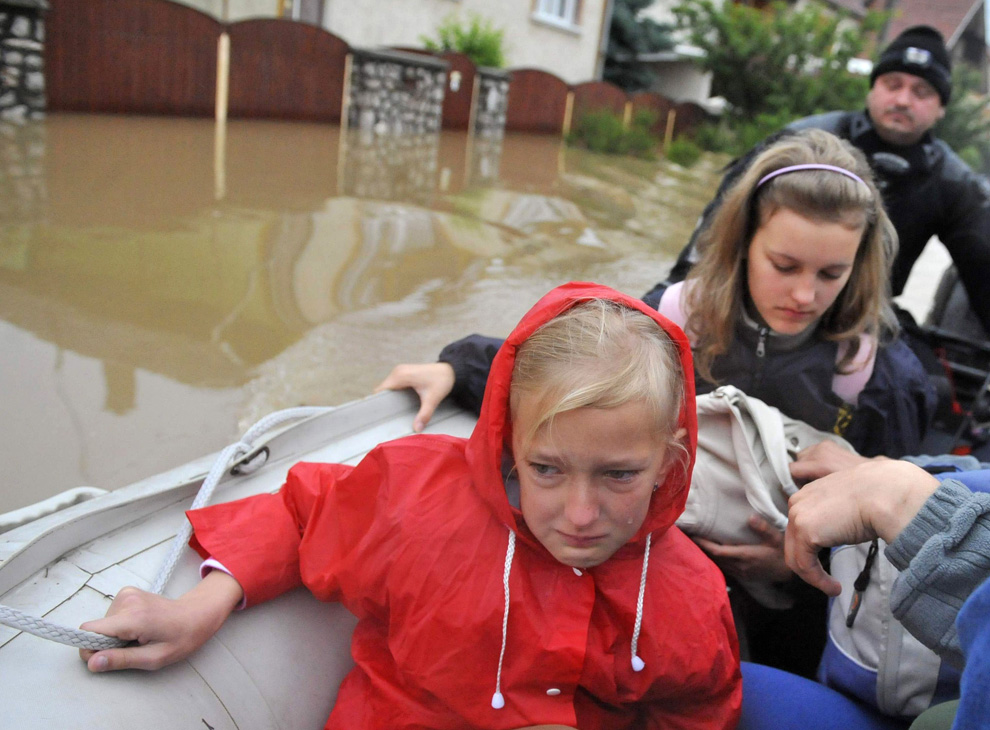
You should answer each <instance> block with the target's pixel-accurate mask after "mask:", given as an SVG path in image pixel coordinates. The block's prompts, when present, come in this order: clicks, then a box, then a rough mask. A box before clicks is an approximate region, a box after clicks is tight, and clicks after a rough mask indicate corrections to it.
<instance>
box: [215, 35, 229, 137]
mask: <svg viewBox="0 0 990 730" xmlns="http://www.w3.org/2000/svg"><path fill="white" fill-rule="evenodd" d="M229 96H230V35H229V34H228V33H227V31H226V30H225V31H224V32H223V33H221V34H220V37H219V38H218V39H217V101H216V118H217V121H218V122H226V121H227V104H228V99H229Z"/></svg>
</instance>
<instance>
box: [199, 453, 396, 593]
mask: <svg viewBox="0 0 990 730" xmlns="http://www.w3.org/2000/svg"><path fill="white" fill-rule="evenodd" d="M383 472H384V468H383V463H382V459H381V458H380V453H379V452H378V450H377V449H376V450H374V451H372V452H370V453H369V454H368V455H367V456H366V457H365V458H364V459H363V460H362V461H361V463H359V464H358V465H357V466H355V467H351V466H344V465H342V464H314V463H305V462H304V463H300V464H297V465H295V466H294V467H292V469H290V470H289V474H288V476H287V477H286V482H285V484H284V485H283V487H282V489H281V490H279V491H278V492H277V493H275V494H262V495H257V496H254V497H249V498H247V499H241V500H237V501H235V502H228V503H225V504H219V505H216V506H213V507H207V508H205V509H201V510H193V511H190V512H189V513H188V516H189V520H190V522H191V523H192V526H193V530H194V534H193V537H192V540H191V541H190V545H191V546H192V547H193V548H194V549H195V550H196V551H197V552H198V553H199V554H200V555H201V556H203V557H204V558H214V559H215V560H217V561H219V562H220V563H222V564H223V565H224V567H225V568H227V570H229V572H230V574H231V575H233V576H234V578H236V579H237V581H238V582H239V583H240V584H241V587H242V588H243V590H244V595H245V598H246V605H248V606H251V605H254V604H256V603H262V602H264V601H267V600H269V599H272V598H275V597H276V596H278V595H280V594H282V593H284V592H285V591H288V590H290V589H292V588H295V587H297V586H299V585H301V584H305V585H307V587H309V588H310V590H311V591H313V593H314V595H316V596H317V598H320V599H321V600H328V601H329V600H338V599H339V598H340V597H341V592H342V588H343V587H344V586H343V585H342V582H341V579H340V578H341V576H342V575H346V576H347V577H346V582H347V583H348V585H347V586H346V587H347V588H348V589H350V590H351V591H353V592H356V593H361V592H362V586H360V585H357V584H356V583H357V582H358V581H360V582H362V583H363V584H364V587H367V586H377V589H374V588H372V589H370V590H368V591H364V593H365V594H366V595H364V596H362V599H361V600H364V599H365V598H367V599H369V600H371V602H372V604H375V605H382V604H383V603H384V596H383V595H380V594H381V593H384V580H383V579H382V578H381V572H382V571H383V570H384V569H385V568H386V562H387V561H383V560H382V559H381V557H380V555H376V553H380V552H381V551H384V550H387V549H388V540H386V539H383V538H381V536H376V535H375V534H374V532H375V527H376V522H377V519H376V518H377V516H378V511H379V508H380V506H381V502H382V501H383V500H381V499H380V498H381V497H382V493H383V492H384V491H385V490H384V489H383V487H382V484H383ZM356 564H357V565H359V566H360V567H361V569H360V570H355V569H354V566H355V565H356ZM376 594H379V595H376ZM349 607H350V606H349ZM352 610H353V609H352Z"/></svg>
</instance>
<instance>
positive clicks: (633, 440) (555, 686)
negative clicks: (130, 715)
mask: <svg viewBox="0 0 990 730" xmlns="http://www.w3.org/2000/svg"><path fill="white" fill-rule="evenodd" d="M692 373H693V370H692V365H691V355H690V349H689V346H688V343H687V341H686V340H685V338H684V335H683V333H682V332H681V331H680V329H678V328H677V327H675V326H673V325H671V324H670V322H668V321H667V320H666V319H664V318H663V317H662V316H660V315H659V314H658V313H657V312H656V311H655V310H651V309H649V308H648V307H646V305H644V304H642V303H641V302H639V301H637V300H634V299H632V298H629V297H626V296H624V295H621V294H619V293H617V292H615V291H613V290H611V289H608V288H606V287H602V286H597V285H593V284H568V285H565V286H562V287H559V288H557V289H555V290H554V291H552V292H550V294H548V295H547V296H545V297H544V298H543V299H542V300H540V302H539V303H537V305H536V306H535V307H534V308H533V309H532V310H531V311H530V312H529V313H528V314H527V315H526V316H525V317H524V318H523V320H522V321H521V322H520V324H519V325H518V326H517V327H516V329H515V331H514V332H513V333H512V334H511V335H510V336H509V338H508V339H507V340H506V342H505V344H504V345H503V346H502V349H501V350H500V352H499V354H498V356H497V357H496V359H495V363H494V365H493V369H492V375H491V377H490V378H489V380H488V387H487V390H486V393H485V400H484V405H483V406H482V409H481V416H480V418H479V420H478V424H477V426H476V428H475V429H474V432H473V433H472V435H471V437H470V438H469V439H466V440H465V439H460V438H454V437H450V436H442V435H415V436H410V437H407V438H403V439H399V440H396V441H392V442H389V443H385V444H382V445H380V446H378V447H376V448H375V449H373V450H372V451H371V452H369V453H368V455H367V456H366V457H365V458H364V459H363V460H362V461H361V462H360V463H359V464H358V465H357V466H354V467H350V466H343V465H339V464H307V463H302V464H298V465H296V466H295V467H293V469H292V470H291V471H290V472H289V476H288V479H287V481H286V483H285V486H284V487H283V488H282V489H281V490H280V492H278V493H277V494H273V495H260V496H256V497H251V498H249V499H245V500H240V501H237V502H231V503H227V504H221V505H217V506H214V507H209V508H206V509H203V510H198V511H195V512H190V513H189V518H190V520H191V521H192V523H193V526H194V528H195V535H194V538H193V541H192V544H193V547H195V548H196V549H197V550H198V551H199V552H200V554H202V555H203V556H204V557H208V558H210V561H208V564H215V563H216V564H220V565H222V567H223V570H222V571H221V570H213V571H212V572H208V573H207V575H206V576H205V578H204V579H203V580H202V581H201V582H200V583H199V585H198V586H197V587H196V588H194V589H193V590H192V591H190V592H189V593H187V594H185V595H184V596H182V597H181V598H179V599H175V600H170V599H166V598H162V597H159V596H153V595H151V594H146V593H144V592H142V591H138V590H137V589H133V588H129V589H125V590H124V591H121V593H120V594H119V595H118V596H117V598H116V599H115V600H114V603H113V605H112V606H111V608H110V612H109V614H108V616H107V617H106V618H103V619H100V620H98V621H93V622H89V623H88V624H85V625H84V628H87V629H89V630H92V631H99V632H102V633H106V634H110V635H114V636H119V637H121V638H124V639H134V640H138V641H139V642H140V643H141V646H137V647H132V648H124V649H111V650H106V651H101V652H97V653H93V652H83V658H84V659H86V660H88V665H89V668H90V669H91V670H93V671H105V670H111V669H122V668H128V667H137V668H146V669H147V668H156V667H158V666H163V665H164V664H168V663H171V662H174V661H177V660H179V659H181V658H183V657H185V656H188V655H189V654H190V653H192V652H193V651H195V650H196V649H197V648H198V647H199V646H201V645H202V644H203V643H204V642H205V641H206V640H207V639H208V638H209V637H210V636H211V635H212V634H213V633H214V632H215V631H216V630H217V628H219V626H220V625H221V624H222V623H223V621H224V620H225V619H226V617H227V616H228V615H229V613H230V612H231V611H232V610H233V609H234V608H235V607H236V606H237V605H238V604H241V603H245V604H246V605H251V604H254V603H259V602H261V601H265V600H267V599H270V598H272V597H274V596H277V595H279V594H280V593H282V592H284V591H286V590H289V589H291V588H294V587H296V586H298V585H300V584H304V585H305V586H306V587H307V588H308V589H309V590H310V591H312V592H313V594H314V595H316V597H318V598H320V599H321V600H326V601H341V602H342V603H344V605H345V606H347V608H348V609H349V610H351V611H352V612H353V613H354V614H356V615H357V617H358V619H359V622H358V625H357V628H356V630H355V632H354V637H353V640H352V648H351V651H352V654H353V657H354V661H355V667H354V669H353V670H352V671H351V672H350V673H349V674H348V675H347V677H346V678H345V679H344V682H343V683H342V685H341V687H340V689H339V691H338V694H337V701H336V704H335V706H334V709H333V712H332V713H331V715H330V719H329V720H328V722H327V725H326V727H327V728H346V729H347V730H353V729H354V728H389V729H395V728H437V729H440V728H450V729H451V730H454V729H457V730H461V729H463V728H519V727H523V726H530V725H535V724H558V725H565V726H571V727H577V728H581V730H596V729H598V728H609V729H610V730H618V729H621V728H678V729H681V728H683V729H688V728H733V727H734V726H735V725H736V722H737V720H738V717H739V707H740V701H741V691H742V690H741V680H740V674H739V659H738V649H737V644H736V637H735V631H734V628H733V625H732V618H731V615H730V612H729V608H728V600H727V596H726V591H725V584H724V582H723V579H722V576H721V574H720V573H719V571H718V570H717V569H716V568H715V566H714V565H713V564H712V563H710V562H709V561H708V559H707V558H705V557H704V555H703V554H702V553H701V551H700V550H699V549H698V548H697V547H696V546H695V545H694V544H693V543H692V542H691V541H690V540H689V539H687V538H686V537H685V536H684V535H683V534H682V533H681V532H680V531H679V530H678V529H677V528H676V527H674V526H673V523H674V520H675V519H676V518H677V516H678V515H679V514H680V512H681V510H682V509H683V506H684V502H685V498H686V496H687V491H688V486H689V483H690V477H689V475H690V473H691V467H692V465H693V462H694V450H695V442H696V430H697V428H696V421H695V405H694V383H693V378H692Z"/></svg>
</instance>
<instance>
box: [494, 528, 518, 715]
mask: <svg viewBox="0 0 990 730" xmlns="http://www.w3.org/2000/svg"><path fill="white" fill-rule="evenodd" d="M515 553H516V533H514V532H513V531H512V530H509V547H508V548H506V551H505V569H504V570H503V571H502V590H503V592H504V593H505V613H504V614H502V650H501V651H499V653H498V673H497V674H496V675H495V694H493V695H492V707H493V708H495V709H496V710H501V709H502V708H503V707H505V698H504V697H503V696H502V660H503V659H504V658H505V640H506V636H507V635H508V630H509V573H510V571H511V570H512V556H513V555H515Z"/></svg>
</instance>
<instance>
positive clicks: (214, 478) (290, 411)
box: [0, 406, 333, 651]
mask: <svg viewBox="0 0 990 730" xmlns="http://www.w3.org/2000/svg"><path fill="white" fill-rule="evenodd" d="M331 410H333V409H332V408H328V407H319V406H300V407H298V408H286V409H285V410H282V411H277V412H275V413H271V414H269V415H267V416H265V417H264V418H262V419H261V420H260V421H258V422H257V423H255V424H254V425H253V426H251V428H249V429H248V430H247V431H246V432H245V433H244V436H242V437H241V439H240V441H237V442H236V443H233V444H231V445H230V446H228V447H227V448H225V449H224V450H223V451H221V452H220V454H219V456H217V458H216V460H215V461H214V462H213V468H212V469H210V471H209V473H208V474H207V475H206V478H205V479H204V480H203V484H202V486H200V488H199V492H198V493H197V494H196V498H195V499H194V500H193V501H192V504H191V505H190V507H189V509H199V508H201V507H205V506H206V505H207V504H209V502H210V498H211V497H212V496H213V492H214V490H215V489H216V487H217V484H219V483H220V479H221V478H223V475H224V474H225V473H226V472H227V470H228V468H230V466H231V465H232V464H234V465H236V473H237V474H249V473H251V472H252V471H254V470H256V469H258V468H259V467H260V466H261V465H262V464H263V463H264V461H265V460H264V459H258V458H254V459H250V460H247V461H245V458H246V457H249V456H251V455H252V453H253V451H254V445H253V444H254V442H255V441H256V440H257V439H258V438H260V437H261V436H263V435H264V434H266V433H267V432H268V431H270V430H272V429H273V428H275V427H276V426H279V425H281V424H283V423H285V422H287V421H295V420H299V419H300V418H309V417H311V416H316V415H321V414H323V413H327V412H329V411H331ZM191 536H192V525H191V524H190V522H189V520H188V519H186V520H184V521H183V523H182V527H181V528H179V531H178V533H176V535H175V539H174V540H173V541H172V545H171V548H170V549H169V553H168V556H167V557H166V558H165V562H164V563H163V564H162V567H161V568H160V569H159V571H158V577H157V578H156V579H155V582H154V584H153V585H152V587H151V592H152V593H158V594H161V593H162V592H163V591H164V590H165V586H166V585H167V584H168V581H169V579H170V578H171V577H172V573H173V572H174V571H175V566H176V565H177V564H178V562H179V558H181V557H182V552H183V550H184V549H185V547H186V545H187V544H188V542H189V538H190V537H191ZM0 624H3V625H4V626H9V627H10V628H12V629H17V630H19V631H24V632H25V633H28V634H33V635H34V636H38V637H41V638H42V639H48V640H50V641H55V642H58V643H59V644H66V645H68V646H74V647H76V648H77V649H91V650H93V651H100V650H101V649H115V648H118V647H121V646H127V644H128V643H130V642H127V641H124V640H123V639H118V638H116V637H114V636H106V635H104V634H98V633H95V632H93V631H84V630H82V629H72V628H69V627H68V626H61V625H59V624H57V623H54V622H52V621H49V620H48V619H44V618H39V617H37V616H31V615H30V614H27V613H25V612H23V611H21V610H19V609H16V608H12V607H10V606H4V605H0Z"/></svg>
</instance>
